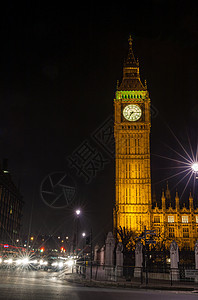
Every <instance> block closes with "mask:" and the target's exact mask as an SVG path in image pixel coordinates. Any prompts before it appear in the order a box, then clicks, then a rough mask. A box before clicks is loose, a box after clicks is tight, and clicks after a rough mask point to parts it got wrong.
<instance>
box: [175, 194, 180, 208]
mask: <svg viewBox="0 0 198 300" xmlns="http://www.w3.org/2000/svg"><path fill="white" fill-rule="evenodd" d="M175 208H176V210H177V211H179V209H180V206H179V196H178V191H177V190H176V194H175Z"/></svg>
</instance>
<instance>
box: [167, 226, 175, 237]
mask: <svg viewBox="0 0 198 300" xmlns="http://www.w3.org/2000/svg"><path fill="white" fill-rule="evenodd" d="M168 235H169V237H170V238H173V237H175V230H174V227H169V229H168Z"/></svg>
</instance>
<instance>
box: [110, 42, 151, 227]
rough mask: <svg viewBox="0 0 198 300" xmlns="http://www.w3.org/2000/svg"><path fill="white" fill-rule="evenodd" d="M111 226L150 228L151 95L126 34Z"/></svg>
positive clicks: (118, 101) (118, 100)
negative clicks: (126, 47) (126, 50)
mask: <svg viewBox="0 0 198 300" xmlns="http://www.w3.org/2000/svg"><path fill="white" fill-rule="evenodd" d="M114 108H115V112H114V113H115V116H114V137H115V197H116V199H115V208H114V229H118V228H120V226H121V227H122V228H123V227H125V228H127V229H128V230H132V231H135V232H136V233H140V232H142V231H143V230H144V228H145V227H146V228H147V229H150V228H151V209H152V207H151V206H152V205H151V170H150V127H151V120H150V98H149V93H148V90H147V86H146V83H145V84H142V82H141V79H140V73H139V62H138V61H137V60H136V59H135V57H134V54H133V49H132V38H131V37H130V38H129V50H128V56H127V58H126V60H125V62H124V65H123V77H122V81H121V83H120V84H118V86H117V90H116V94H115V99H114Z"/></svg>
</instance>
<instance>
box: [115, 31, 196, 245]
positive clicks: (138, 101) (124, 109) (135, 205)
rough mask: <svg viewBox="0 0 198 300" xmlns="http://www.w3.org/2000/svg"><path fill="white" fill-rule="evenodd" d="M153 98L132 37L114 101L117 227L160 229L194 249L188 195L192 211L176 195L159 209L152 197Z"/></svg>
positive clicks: (193, 214) (164, 236)
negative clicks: (144, 80) (151, 115)
mask: <svg viewBox="0 0 198 300" xmlns="http://www.w3.org/2000/svg"><path fill="white" fill-rule="evenodd" d="M150 128H151V120H150V98H149V92H148V89H147V85H146V82H145V84H143V83H142V82H141V78H140V72H139V62H138V61H137V60H136V59H135V57H134V54H133V49H132V39H131V37H130V38H129V51H128V56H127V58H126V60H125V62H124V66H123V77H122V81H121V83H118V85H117V90H116V94H115V99H114V138H115V169H116V170H115V207H114V229H115V230H116V229H119V228H120V227H125V228H128V229H129V230H132V231H135V232H136V233H137V236H138V234H141V233H142V231H143V230H144V229H145V228H146V229H148V230H150V229H156V231H157V234H158V236H159V237H160V240H161V241H162V240H165V239H166V240H168V239H169V238H170V239H172V240H173V239H175V240H179V241H180V244H181V246H187V245H188V246H190V247H193V245H194V243H195V240H196V239H198V209H194V206H193V199H192V196H191V195H190V197H189V209H187V208H185V207H183V208H180V205H179V197H178V193H177V194H176V197H175V201H176V202H175V208H172V207H166V204H165V202H166V196H168V195H169V194H170V193H168V190H167V191H166V195H164V193H162V198H161V201H162V203H161V208H160V207H158V206H155V207H154V208H153V203H152V199H151V168H150Z"/></svg>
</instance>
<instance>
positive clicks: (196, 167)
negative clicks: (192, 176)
mask: <svg viewBox="0 0 198 300" xmlns="http://www.w3.org/2000/svg"><path fill="white" fill-rule="evenodd" d="M191 168H192V169H193V171H194V172H195V173H197V172H198V162H195V163H193V164H192V166H191Z"/></svg>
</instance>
